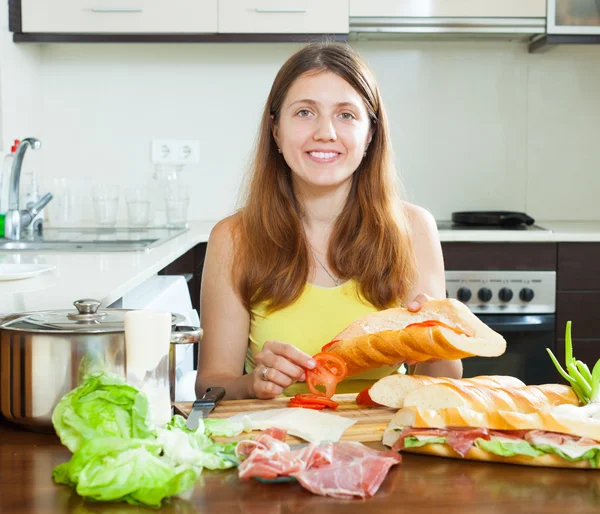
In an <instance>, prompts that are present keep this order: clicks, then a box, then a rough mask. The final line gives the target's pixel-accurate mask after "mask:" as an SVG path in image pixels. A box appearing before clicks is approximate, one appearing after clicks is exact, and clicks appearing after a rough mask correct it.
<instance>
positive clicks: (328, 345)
mask: <svg viewBox="0 0 600 514" xmlns="http://www.w3.org/2000/svg"><path fill="white" fill-rule="evenodd" d="M338 341H339V339H334V340H333V341H329V342H328V343H327V344H326V345H325V346H323V348H321V351H322V352H326V351H327V349H328V348H331V347H332V346H333V345H334V344H335V343H337V342H338Z"/></svg>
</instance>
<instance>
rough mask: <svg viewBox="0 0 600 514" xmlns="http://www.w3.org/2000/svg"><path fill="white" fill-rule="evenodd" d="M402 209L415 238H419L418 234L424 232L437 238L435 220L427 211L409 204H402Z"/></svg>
mask: <svg viewBox="0 0 600 514" xmlns="http://www.w3.org/2000/svg"><path fill="white" fill-rule="evenodd" d="M402 208H403V209H404V212H405V213H406V216H407V219H408V222H409V224H410V227H411V228H412V231H413V234H414V235H415V237H419V234H423V232H424V231H425V233H427V234H430V233H434V234H436V237H437V224H436V222H435V218H434V217H433V214H431V213H430V212H429V211H428V210H427V209H425V208H424V207H421V206H419V205H415V204H412V203H409V202H402Z"/></svg>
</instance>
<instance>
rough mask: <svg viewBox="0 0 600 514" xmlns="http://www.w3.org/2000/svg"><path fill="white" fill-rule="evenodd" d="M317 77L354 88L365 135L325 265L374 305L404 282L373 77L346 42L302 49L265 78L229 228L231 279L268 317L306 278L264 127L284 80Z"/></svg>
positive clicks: (401, 224) (396, 297)
mask: <svg viewBox="0 0 600 514" xmlns="http://www.w3.org/2000/svg"><path fill="white" fill-rule="evenodd" d="M322 71H330V72H333V73H335V74H337V75H338V76H340V77H341V78H343V79H344V80H346V82H348V83H349V84H350V85H351V86H352V87H353V88H354V89H355V90H356V91H357V92H358V94H359V95H360V96H361V97H362V99H363V101H364V104H365V106H366V108H367V111H368V113H369V118H370V122H371V129H372V131H373V137H372V140H371V143H370V144H369V148H368V152H367V155H366V157H364V158H363V160H362V162H361V163H360V165H359V167H358V169H357V170H356V171H355V172H354V174H353V177H352V185H351V188H350V193H349V195H348V198H347V200H346V203H345V206H344V208H343V209H342V212H341V213H340V214H339V216H338V217H337V219H336V222H335V225H334V227H333V230H332V235H331V239H330V244H329V249H328V261H329V263H330V266H331V268H332V270H333V271H334V272H335V273H336V274H337V275H338V276H339V277H340V278H342V279H350V278H354V279H355V280H356V282H357V283H358V284H359V289H360V292H361V293H362V295H363V296H364V297H365V298H366V299H367V300H368V301H369V302H370V303H371V304H373V305H374V306H376V307H378V308H380V309H383V308H387V307H391V306H394V305H398V304H399V303H400V301H401V300H402V299H403V298H404V297H405V295H406V294H407V293H408V291H409V289H410V287H411V286H412V284H413V283H414V279H415V276H416V269H415V268H416V267H415V258H414V251H413V245H412V239H411V236H410V230H409V223H408V222H407V219H406V214H405V213H404V210H403V208H402V207H401V205H400V201H399V193H398V188H397V185H398V184H397V182H398V179H397V176H396V173H395V170H394V166H393V157H392V153H391V145H390V141H389V134H388V122H387V117H386V114H385V110H384V107H383V104H382V101H381V97H380V94H379V89H378V87H377V84H376V81H375V79H374V77H373V75H372V74H371V72H370V70H369V68H368V67H367V65H366V64H365V62H364V61H363V60H362V59H361V57H360V56H359V55H358V53H357V52H356V51H355V50H354V49H352V47H350V46H349V45H347V44H339V43H311V44H309V45H308V46H306V47H304V48H303V49H301V50H300V51H298V52H297V53H296V54H294V55H292V57H290V58H289V59H288V60H287V62H286V63H285V64H284V65H283V66H282V68H281V69H280V70H279V73H278V74H277V76H276V77H275V80H274V82H273V86H272V87H271V92H270V93H269V97H268V99H267V102H266V105H265V109H264V111H263V115H262V120H261V124H260V131H259V134H258V140H257V143H256V152H255V157H254V161H253V163H252V166H251V168H250V172H251V173H250V180H249V182H248V184H247V186H246V191H245V194H244V196H243V197H242V201H243V207H242V208H241V209H240V211H239V216H237V220H238V224H237V225H236V226H235V228H234V231H233V235H234V243H235V259H234V265H233V276H234V283H235V284H236V286H237V289H238V294H239V296H240V298H241V300H242V301H243V303H244V305H245V306H246V308H247V309H248V310H249V311H250V309H251V307H252V306H253V305H256V304H258V303H261V302H267V305H268V309H269V310H270V311H275V310H278V309H281V308H283V307H285V306H287V305H289V304H291V303H293V302H294V301H295V300H296V299H297V298H298V297H299V296H300V294H301V293H302V290H303V288H304V287H305V284H306V282H307V280H308V277H309V271H310V262H311V261H310V254H309V250H308V244H307V240H306V236H305V233H304V230H303V227H302V212H303V207H302V205H301V204H300V202H299V201H298V199H297V198H296V196H295V194H294V190H293V187H292V179H291V173H290V169H289V167H288V166H287V164H286V162H285V160H284V158H283V156H282V155H281V154H280V153H279V152H278V149H277V144H276V142H275V139H274V138H273V133H272V129H273V123H276V122H277V119H278V117H279V114H280V109H281V106H282V104H283V102H284V99H285V97H286V95H287V93H288V91H289V89H290V87H291V85H292V83H293V82H294V81H295V80H296V79H297V78H298V77H300V76H301V75H303V74H305V73H309V72H310V73H319V72H322Z"/></svg>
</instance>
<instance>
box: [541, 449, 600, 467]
mask: <svg viewBox="0 0 600 514" xmlns="http://www.w3.org/2000/svg"><path fill="white" fill-rule="evenodd" d="M535 447H536V448H537V449H538V450H540V451H542V452H544V453H554V454H555V455H558V456H560V457H562V458H563V459H565V460H568V461H569V462H577V461H580V460H589V461H590V465H591V466H592V467H593V468H598V467H599V466H600V450H598V449H597V448H592V449H590V450H588V451H587V452H585V453H584V454H583V455H582V456H581V457H569V456H568V455H567V454H566V453H564V452H562V451H561V450H560V448H556V447H554V446H550V445H549V444H536V445H535Z"/></svg>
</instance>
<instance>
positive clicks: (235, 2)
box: [219, 0, 349, 34]
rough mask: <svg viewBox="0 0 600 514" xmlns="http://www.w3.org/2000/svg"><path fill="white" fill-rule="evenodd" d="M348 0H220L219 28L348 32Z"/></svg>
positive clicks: (241, 31)
mask: <svg viewBox="0 0 600 514" xmlns="http://www.w3.org/2000/svg"><path fill="white" fill-rule="evenodd" d="M348 17H349V15H348V0H326V1H323V0H219V32H220V33H224V34H228V33H233V34H244V33H252V34H277V33H279V34H347V33H348Z"/></svg>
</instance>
